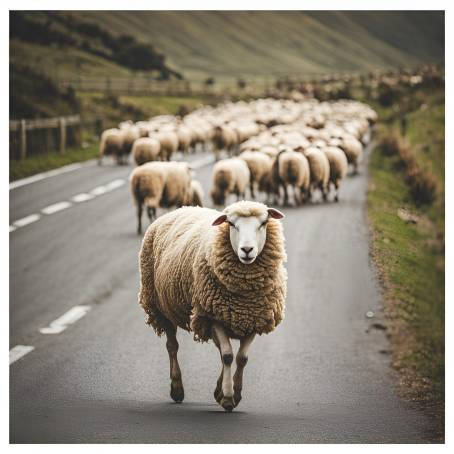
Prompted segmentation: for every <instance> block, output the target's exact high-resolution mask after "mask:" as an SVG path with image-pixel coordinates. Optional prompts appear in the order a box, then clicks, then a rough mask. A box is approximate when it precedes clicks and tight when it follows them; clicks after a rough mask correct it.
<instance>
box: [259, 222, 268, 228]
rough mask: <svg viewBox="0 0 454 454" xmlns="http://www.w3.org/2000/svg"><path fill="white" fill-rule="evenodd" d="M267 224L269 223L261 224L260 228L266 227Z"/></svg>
mask: <svg viewBox="0 0 454 454" xmlns="http://www.w3.org/2000/svg"><path fill="white" fill-rule="evenodd" d="M266 224H268V221H263V222H262V223H261V224H260V228H262V227H266Z"/></svg>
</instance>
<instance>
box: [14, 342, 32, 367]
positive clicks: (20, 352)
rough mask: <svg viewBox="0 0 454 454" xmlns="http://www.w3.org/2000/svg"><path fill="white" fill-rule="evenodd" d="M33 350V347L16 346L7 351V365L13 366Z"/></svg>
mask: <svg viewBox="0 0 454 454" xmlns="http://www.w3.org/2000/svg"><path fill="white" fill-rule="evenodd" d="M34 349H35V347H32V346H31V345H16V346H15V347H13V348H12V349H11V350H10V351H9V364H10V365H11V364H13V363H14V362H16V361H17V360H18V359H21V358H22V356H25V355H26V354H27V353H30V352H31V351H32V350H34Z"/></svg>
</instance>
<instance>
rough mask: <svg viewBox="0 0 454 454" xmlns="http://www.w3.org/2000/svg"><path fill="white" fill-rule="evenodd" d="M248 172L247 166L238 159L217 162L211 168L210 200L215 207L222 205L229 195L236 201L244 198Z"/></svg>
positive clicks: (248, 179)
mask: <svg viewBox="0 0 454 454" xmlns="http://www.w3.org/2000/svg"><path fill="white" fill-rule="evenodd" d="M249 181H250V172H249V168H248V166H247V164H246V163H245V162H244V161H243V160H242V159H239V158H228V159H222V160H221V161H218V162H217V163H216V164H215V165H214V166H213V174H212V186H211V193H210V194H211V199H212V200H213V203H214V204H215V205H224V203H225V201H226V198H227V197H228V196H229V194H236V196H237V197H238V199H239V198H240V197H242V198H245V194H246V188H247V187H248V185H249Z"/></svg>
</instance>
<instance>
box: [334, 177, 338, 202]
mask: <svg viewBox="0 0 454 454" xmlns="http://www.w3.org/2000/svg"><path fill="white" fill-rule="evenodd" d="M334 189H335V190H336V195H335V196H334V201H335V202H339V180H336V181H335V183H334Z"/></svg>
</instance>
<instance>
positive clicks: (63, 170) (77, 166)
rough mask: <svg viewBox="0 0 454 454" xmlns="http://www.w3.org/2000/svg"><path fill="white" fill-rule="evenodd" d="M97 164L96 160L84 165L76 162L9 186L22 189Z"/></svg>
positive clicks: (14, 182) (17, 181)
mask: <svg viewBox="0 0 454 454" xmlns="http://www.w3.org/2000/svg"><path fill="white" fill-rule="evenodd" d="M94 164H96V160H95V159H93V160H90V161H86V162H84V163H80V162H76V163H74V164H68V165H67V166H63V167H60V168H58V169H54V170H49V171H47V172H42V173H37V174H36V175H32V176H31V177H27V178H22V179H21V180H16V181H13V182H12V183H10V184H9V189H10V190H11V189H16V188H20V187H21V186H26V185H27V184H31V183H36V182H37V181H41V180H45V179H46V178H50V177H54V176H56V175H61V174H62V173H67V172H72V171H73V170H77V169H80V168H82V167H89V166H92V165H94Z"/></svg>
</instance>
